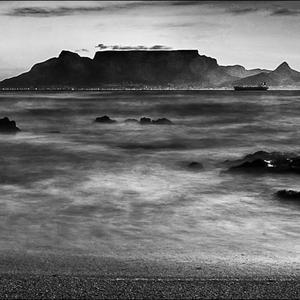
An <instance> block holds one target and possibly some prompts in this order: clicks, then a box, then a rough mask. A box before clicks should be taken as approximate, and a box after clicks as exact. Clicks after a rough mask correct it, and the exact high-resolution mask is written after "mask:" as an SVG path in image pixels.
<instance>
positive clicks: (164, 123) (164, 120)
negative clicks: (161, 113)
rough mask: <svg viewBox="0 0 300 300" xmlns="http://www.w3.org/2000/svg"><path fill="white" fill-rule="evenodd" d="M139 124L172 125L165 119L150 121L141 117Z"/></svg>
mask: <svg viewBox="0 0 300 300" xmlns="http://www.w3.org/2000/svg"><path fill="white" fill-rule="evenodd" d="M140 124H142V125H151V124H154V125H172V124H173V123H172V122H171V121H170V120H168V119H167V118H161V119H157V120H151V119H150V118H147V117H143V118H141V119H140Z"/></svg>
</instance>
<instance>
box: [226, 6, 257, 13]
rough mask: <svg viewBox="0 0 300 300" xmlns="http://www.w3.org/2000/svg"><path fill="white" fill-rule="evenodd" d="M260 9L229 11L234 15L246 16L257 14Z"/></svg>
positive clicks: (249, 8) (246, 8)
mask: <svg viewBox="0 0 300 300" xmlns="http://www.w3.org/2000/svg"><path fill="white" fill-rule="evenodd" d="M258 10H259V9H258V8H255V7H245V8H232V9H230V10H229V12H230V13H232V14H234V15H245V14H250V13H253V12H257V11H258Z"/></svg>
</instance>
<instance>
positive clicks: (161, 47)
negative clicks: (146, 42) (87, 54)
mask: <svg viewBox="0 0 300 300" xmlns="http://www.w3.org/2000/svg"><path fill="white" fill-rule="evenodd" d="M95 48H99V49H100V50H107V49H110V50H169V49H171V48H170V47H167V46H164V45H154V46H151V47H147V46H142V45H138V46H121V45H104V44H98V45H97V46H96V47H95Z"/></svg>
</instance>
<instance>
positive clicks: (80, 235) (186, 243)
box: [0, 91, 300, 261]
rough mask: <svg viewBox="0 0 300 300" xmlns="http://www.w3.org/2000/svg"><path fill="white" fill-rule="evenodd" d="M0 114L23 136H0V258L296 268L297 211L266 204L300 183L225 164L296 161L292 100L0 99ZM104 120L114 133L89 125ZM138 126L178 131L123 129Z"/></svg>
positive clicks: (278, 96) (187, 95)
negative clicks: (226, 261) (266, 156)
mask: <svg viewBox="0 0 300 300" xmlns="http://www.w3.org/2000/svg"><path fill="white" fill-rule="evenodd" d="M0 104H1V115H2V116H0V117H4V116H8V117H9V118H10V119H13V120H16V122H17V125H18V126H19V127H20V128H21V130H22V132H21V133H18V134H16V135H1V136H0V151H1V156H0V158H1V171H0V194H1V196H0V247H1V248H0V249H1V250H10V249H14V250H16V249H23V250H24V249H28V250H37V251H39V250H41V251H73V252H74V253H76V252H82V251H83V252H84V253H86V254H89V253H91V254H95V255H103V256H105V255H113V256H116V257H132V258H163V257H166V258H170V259H175V260H186V259H188V260H193V259H197V258H199V257H202V258H203V257H204V258H213V257H216V258H233V259H234V257H238V256H239V255H241V254H242V255H246V256H247V257H254V258H257V259H265V260H271V261H272V260H277V261H278V260H279V259H280V260H281V261H288V260H295V259H296V260H297V258H296V254H297V252H298V251H299V243H297V242H296V241H297V240H298V241H299V237H300V236H299V232H300V226H299V216H300V206H299V205H296V204H291V203H284V202H281V201H279V200H278V199H276V198H274V193H275V192H276V191H277V190H279V189H283V188H288V189H299V177H298V176H297V175H290V174H289V175H287V174H285V175H279V174H276V175H274V174H265V175H247V174H243V175H241V174H238V175H237V174H229V173H223V172H222V170H223V166H222V162H223V161H225V160H226V159H236V158H239V157H242V156H243V155H245V154H248V153H253V152H255V151H258V150H267V151H293V152H296V153H297V152H298V153H299V150H298V149H299V146H300V139H299V132H300V118H299V111H300V92H297V91H293V92H287V91H285V92H283V91H282V92H279V91H278V92H276V91H274V92H273V91H272V92H271V91H270V92H267V93H259V92H258V93H255V92H253V93H234V92H225V91H219V92H215V91H210V92H205V91H201V92H177V93H170V92H144V93H143V92H102V93H79V92H78V93H6V94H5V93H2V94H0ZM102 115H108V116H110V117H112V118H113V119H115V120H117V121H118V122H117V123H116V124H97V123H93V120H94V119H95V118H96V117H97V116H102ZM142 116H148V117H151V118H161V117H166V118H168V119H170V120H172V121H173V122H174V124H175V125H170V126H163V125H150V126H141V125H138V124H125V123H124V122H123V121H124V120H125V119H127V118H140V117H142ZM192 161H198V162H201V163H202V164H203V165H204V169H203V170H199V171H197V170H190V169H189V168H187V167H186V166H187V165H188V164H189V163H190V162H192ZM298 260H299V259H298Z"/></svg>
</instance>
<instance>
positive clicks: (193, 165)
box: [188, 161, 203, 170]
mask: <svg viewBox="0 0 300 300" xmlns="http://www.w3.org/2000/svg"><path fill="white" fill-rule="evenodd" d="M188 168H189V169H192V170H202V169H203V165H202V164H201V163H200V162H197V161H192V162H191V163H189V164H188Z"/></svg>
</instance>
